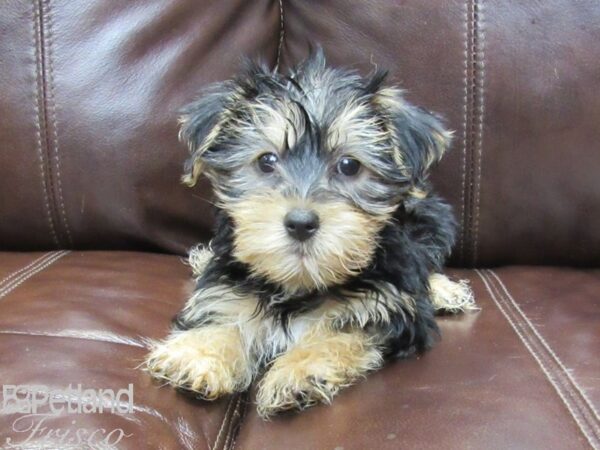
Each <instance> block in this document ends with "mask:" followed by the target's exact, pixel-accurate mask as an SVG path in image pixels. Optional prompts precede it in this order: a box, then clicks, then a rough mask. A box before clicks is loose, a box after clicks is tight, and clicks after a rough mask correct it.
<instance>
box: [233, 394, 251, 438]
mask: <svg viewBox="0 0 600 450" xmlns="http://www.w3.org/2000/svg"><path fill="white" fill-rule="evenodd" d="M242 395H243V399H242V409H241V412H240V419H239V420H240V423H239V424H238V425H237V430H236V433H235V435H234V436H233V441H232V442H231V448H230V450H235V446H236V444H237V438H238V436H239V434H240V431H241V429H242V424H243V423H244V419H245V417H246V409H247V408H248V402H247V399H246V395H245V394H242Z"/></svg>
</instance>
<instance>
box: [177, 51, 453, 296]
mask: <svg viewBox="0 0 600 450" xmlns="http://www.w3.org/2000/svg"><path fill="white" fill-rule="evenodd" d="M384 77H385V74H382V73H377V74H375V75H374V76H372V77H370V78H368V79H364V78H361V77H360V76H358V75H357V74H355V73H354V72H350V71H342V70H337V69H331V68H328V67H327V66H326V64H325V59H324V56H323V54H322V52H321V51H317V52H316V53H315V54H314V55H312V56H311V57H310V58H309V59H308V60H306V61H305V62H304V63H302V64H300V65H299V66H297V67H296V68H294V69H292V70H291V71H290V72H289V73H288V74H287V75H280V74H275V73H272V72H269V71H268V70H267V69H265V68H262V67H258V66H249V67H248V68H247V69H246V71H245V73H243V74H242V75H240V76H239V77H238V78H236V79H234V80H231V81H227V82H224V83H220V84H217V85H214V86H212V87H211V88H209V89H208V90H207V91H206V92H205V95H204V96H203V97H202V98H200V99H199V100H198V101H196V102H195V103H192V104H191V105H189V106H188V107H187V108H186V110H185V111H184V114H183V116H182V118H181V122H182V127H181V134H180V135H181V138H182V140H184V141H185V142H186V143H187V144H188V145H189V147H190V150H191V152H192V157H191V159H190V160H189V161H188V165H187V166H186V174H185V176H184V181H185V182H187V183H188V184H190V185H193V184H194V183H195V182H196V180H197V178H198V176H199V175H200V173H201V172H204V173H205V175H206V176H207V177H208V178H209V179H210V181H211V182H212V184H213V187H214V190H215V193H216V196H217V199H218V206H219V207H220V208H222V209H224V210H225V211H226V212H227V213H228V214H229V215H230V217H231V218H232V220H233V223H234V243H233V247H234V257H235V258H237V259H238V260H239V261H241V262H243V263H245V264H247V265H248V266H249V267H250V270H251V271H252V272H253V274H255V275H257V276H260V277H264V278H266V279H267V280H269V281H270V282H272V283H276V284H278V285H280V286H281V287H282V288H283V289H284V290H286V291H287V292H290V293H298V292H306V291H311V290H315V289H320V290H323V289H326V288H327V287H330V286H332V285H336V284H341V283H343V282H345V281H346V280H348V279H349V278H350V277H352V276H354V275H357V274H359V273H360V272H361V270H363V269H364V268H365V267H366V266H368V265H369V263H370V262H371V259H372V257H373V254H374V253H375V251H376V249H377V247H378V245H379V244H380V243H379V240H378V236H379V233H380V231H381V230H382V228H383V227H384V226H385V224H386V223H387V222H388V221H390V220H392V215H393V213H394V211H395V210H396V209H397V208H398V206H399V204H401V203H402V202H403V201H404V200H405V199H406V198H407V197H408V196H411V195H413V196H414V195H419V192H418V186H419V184H420V182H421V181H423V179H424V177H425V176H426V173H427V170H428V169H429V167H430V166H431V165H432V164H433V163H434V162H436V161H437V160H439V158H440V157H441V156H442V154H443V152H444V151H445V149H446V147H447V145H448V142H449V138H450V133H448V132H447V131H445V130H444V128H443V127H442V125H441V124H440V122H439V121H438V119H437V118H435V117H434V116H433V115H431V114H430V113H428V112H426V111H424V110H422V109H419V108H417V107H414V106H412V105H410V104H409V103H407V102H406V101H405V100H404V99H403V97H402V92H401V91H400V90H398V89H395V88H389V87H388V88H386V87H382V81H383V79H384Z"/></svg>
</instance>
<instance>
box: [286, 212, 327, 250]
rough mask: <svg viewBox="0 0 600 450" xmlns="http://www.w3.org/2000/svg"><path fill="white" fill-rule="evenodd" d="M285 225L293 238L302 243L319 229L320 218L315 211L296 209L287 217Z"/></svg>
mask: <svg viewBox="0 0 600 450" xmlns="http://www.w3.org/2000/svg"><path fill="white" fill-rule="evenodd" d="M283 224H284V225H285V229H286V230H287V232H288V234H289V235H290V236H291V237H293V238H294V239H297V240H299V241H301V242H302V241H305V240H307V239H308V238H310V237H311V236H313V235H314V234H315V233H316V232H317V230H318V229H319V216H317V214H316V213H315V212H314V211H310V210H308V209H300V208H296V209H292V210H291V211H290V212H288V213H287V214H286V215H285V218H284V219H283Z"/></svg>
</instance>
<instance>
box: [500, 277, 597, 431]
mask: <svg viewBox="0 0 600 450" xmlns="http://www.w3.org/2000/svg"><path fill="white" fill-rule="evenodd" d="M488 272H489V273H491V275H492V276H493V277H494V278H495V279H496V280H498V283H499V285H500V287H501V288H502V290H503V291H504V292H505V294H506V296H508V298H509V299H510V301H511V303H512V305H513V306H514V308H515V309H516V311H518V313H519V314H520V315H521V317H522V318H523V320H524V321H525V322H526V323H527V325H529V329H530V330H531V331H532V332H533V334H534V335H535V336H536V337H537V338H538V339H539V340H540V342H541V344H542V345H543V346H544V348H545V350H546V351H547V352H548V353H549V354H550V355H551V356H552V358H554V361H555V362H556V364H558V366H559V367H560V368H561V369H562V371H563V373H564V374H565V375H566V376H567V378H568V379H569V380H570V381H571V383H572V384H573V386H574V387H575V388H576V389H577V391H579V394H580V395H581V397H582V399H583V400H584V401H585V402H586V403H587V406H588V407H589V408H590V410H591V411H592V413H593V414H594V416H595V418H596V420H598V421H600V414H598V412H597V411H596V409H595V408H594V405H593V404H592V402H591V401H590V400H589V398H588V397H587V395H586V394H585V392H584V391H583V389H581V387H580V386H579V384H578V383H577V382H576V381H575V379H574V378H573V376H572V375H571V373H570V372H569V370H568V369H567V368H566V366H565V365H564V364H563V362H562V361H561V360H560V358H559V357H558V355H557V354H556V352H555V351H554V350H553V349H552V347H550V345H549V344H548V342H547V341H546V339H544V337H543V336H542V335H541V334H540V333H539V331H538V330H537V328H536V327H535V326H534V325H533V323H532V322H531V320H529V318H528V317H527V315H526V314H525V312H524V311H523V310H522V309H521V307H520V306H519V304H518V303H517V302H516V301H515V299H514V297H513V296H512V295H511V294H510V292H509V291H508V289H507V287H506V285H505V284H504V282H503V281H502V280H501V279H500V277H499V276H498V275H497V274H496V272H494V271H493V270H488ZM598 432H599V433H600V428H598Z"/></svg>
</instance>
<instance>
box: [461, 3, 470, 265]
mask: <svg viewBox="0 0 600 450" xmlns="http://www.w3.org/2000/svg"><path fill="white" fill-rule="evenodd" d="M464 8H465V15H464V19H465V22H464V60H463V75H464V78H463V121H462V139H463V145H462V161H461V163H462V167H461V191H460V208H461V209H460V242H459V257H460V260H461V262H463V263H464V261H465V229H466V228H465V222H466V218H465V214H466V211H467V208H466V205H465V199H466V189H467V121H468V106H467V105H468V103H469V0H466V1H465V4H464Z"/></svg>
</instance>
